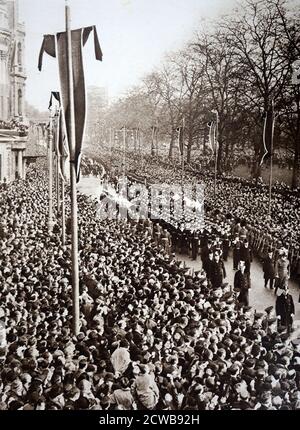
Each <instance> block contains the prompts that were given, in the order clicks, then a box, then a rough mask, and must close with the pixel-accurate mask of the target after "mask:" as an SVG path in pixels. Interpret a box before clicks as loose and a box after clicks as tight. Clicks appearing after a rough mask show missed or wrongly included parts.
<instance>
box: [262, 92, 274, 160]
mask: <svg viewBox="0 0 300 430" xmlns="http://www.w3.org/2000/svg"><path fill="white" fill-rule="evenodd" d="M274 125H275V115H274V102H273V100H272V102H271V105H270V107H269V109H268V110H267V112H265V115H264V130H263V151H264V154H263V156H262V159H261V161H260V165H262V164H263V163H264V161H265V160H267V159H268V158H270V157H271V156H272V155H273V140H274Z"/></svg>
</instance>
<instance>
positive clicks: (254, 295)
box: [78, 177, 300, 328]
mask: <svg viewBox="0 0 300 430" xmlns="http://www.w3.org/2000/svg"><path fill="white" fill-rule="evenodd" d="M101 189H102V186H101V184H100V179H99V178H95V177H84V178H82V179H81V181H80V183H79V185H78V190H79V191H80V192H82V193H84V194H87V195H91V196H93V197H97V198H99V197H100V194H101ZM177 258H178V259H179V260H181V261H184V262H185V264H186V266H187V267H190V268H191V269H194V270H195V271H196V270H200V269H201V267H202V265H201V259H200V257H198V260H197V261H193V260H191V259H190V258H189V257H188V256H186V255H177ZM225 267H226V272H227V279H226V282H228V283H230V284H231V285H233V280H234V274H235V272H234V271H233V262H232V258H231V257H230V258H229V259H228V262H227V263H225ZM251 281H252V288H251V290H250V306H252V307H253V308H254V309H256V310H258V311H263V310H264V309H265V308H267V307H268V306H272V305H273V306H274V305H275V296H274V291H271V290H269V289H266V288H264V279H263V271H262V267H261V264H260V262H259V261H258V260H255V261H254V262H253V263H252V266H251ZM290 292H291V294H292V295H293V298H294V303H295V308H296V309H295V312H296V314H295V325H296V326H298V325H299V328H300V304H299V303H298V300H299V288H298V286H297V285H296V283H295V282H293V281H290Z"/></svg>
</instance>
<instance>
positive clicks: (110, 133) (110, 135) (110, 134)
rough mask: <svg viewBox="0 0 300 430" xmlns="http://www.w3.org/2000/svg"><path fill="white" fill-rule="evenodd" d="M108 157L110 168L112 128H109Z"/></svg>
mask: <svg viewBox="0 0 300 430" xmlns="http://www.w3.org/2000/svg"><path fill="white" fill-rule="evenodd" d="M109 159H110V168H112V128H110V129H109Z"/></svg>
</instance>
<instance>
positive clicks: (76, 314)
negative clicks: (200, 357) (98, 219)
mask: <svg viewBox="0 0 300 430" xmlns="http://www.w3.org/2000/svg"><path fill="white" fill-rule="evenodd" d="M65 12H66V35H67V61H68V86H69V88H68V90H69V103H70V105H69V115H70V117H69V123H70V128H69V140H70V141H69V146H70V182H71V220H72V288H73V331H74V335H75V336H77V335H78V333H79V329H80V327H79V318H80V310H79V264H78V214H77V211H78V208H77V190H76V183H77V169H76V159H75V158H76V157H75V152H76V135H75V107H74V82H73V58H72V33H71V14H70V6H69V4H68V2H67V0H66V7H65Z"/></svg>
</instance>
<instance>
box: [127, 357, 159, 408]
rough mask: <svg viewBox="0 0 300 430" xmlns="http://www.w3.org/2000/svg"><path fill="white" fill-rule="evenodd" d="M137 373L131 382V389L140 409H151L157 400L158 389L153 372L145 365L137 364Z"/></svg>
mask: <svg viewBox="0 0 300 430" xmlns="http://www.w3.org/2000/svg"><path fill="white" fill-rule="evenodd" d="M139 369H140V371H139V374H138V376H137V377H136V379H135V382H134V384H133V391H134V393H135V395H136V397H137V401H138V404H140V406H141V409H148V410H153V409H154V408H155V406H156V405H157V403H158V400H159V389H158V386H157V384H156V382H155V377H154V374H153V373H150V369H149V367H148V366H147V365H140V366H139Z"/></svg>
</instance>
